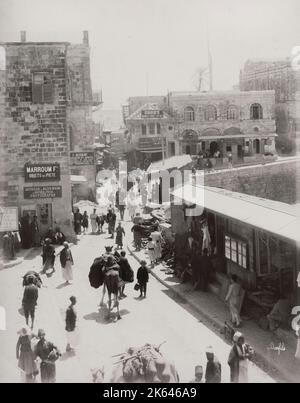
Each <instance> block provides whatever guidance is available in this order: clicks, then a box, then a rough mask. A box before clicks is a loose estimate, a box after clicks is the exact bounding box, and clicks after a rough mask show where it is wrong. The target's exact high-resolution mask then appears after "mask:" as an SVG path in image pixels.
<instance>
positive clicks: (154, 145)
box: [139, 137, 166, 151]
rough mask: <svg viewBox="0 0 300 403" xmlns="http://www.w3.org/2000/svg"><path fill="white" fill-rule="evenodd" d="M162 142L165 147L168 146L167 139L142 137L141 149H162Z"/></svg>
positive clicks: (140, 140)
mask: <svg viewBox="0 0 300 403" xmlns="http://www.w3.org/2000/svg"><path fill="white" fill-rule="evenodd" d="M162 142H163V144H164V147H165V146H166V139H165V138H164V139H163V140H162V138H161V137H142V138H140V139H139V149H140V150H149V151H151V149H161V148H162Z"/></svg>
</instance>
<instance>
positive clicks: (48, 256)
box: [42, 238, 55, 273]
mask: <svg viewBox="0 0 300 403" xmlns="http://www.w3.org/2000/svg"><path fill="white" fill-rule="evenodd" d="M42 258H43V270H42V271H43V273H45V272H46V271H47V270H49V269H52V270H53V271H55V269H54V262H55V249H54V247H53V246H52V245H51V240H50V239H49V238H46V239H45V245H44V246H43V252H42Z"/></svg>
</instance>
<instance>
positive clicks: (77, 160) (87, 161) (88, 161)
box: [70, 151, 95, 165]
mask: <svg viewBox="0 0 300 403" xmlns="http://www.w3.org/2000/svg"><path fill="white" fill-rule="evenodd" d="M70 159H71V165H94V164H95V154H94V151H80V152H75V151H74V152H73V151H72V152H71V153H70Z"/></svg>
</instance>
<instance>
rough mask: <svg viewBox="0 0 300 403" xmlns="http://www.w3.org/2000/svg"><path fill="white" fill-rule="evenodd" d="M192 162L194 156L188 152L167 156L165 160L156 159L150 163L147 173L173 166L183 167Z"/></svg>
mask: <svg viewBox="0 0 300 403" xmlns="http://www.w3.org/2000/svg"><path fill="white" fill-rule="evenodd" d="M191 162H192V158H191V156H190V155H188V154H184V155H176V156H174V157H170V158H166V159H165V160H164V161H163V160H160V161H155V162H152V163H151V164H150V166H149V167H148V169H147V173H154V172H159V171H164V170H168V169H172V168H178V169H179V168H182V167H184V166H186V165H188V164H190V163H191Z"/></svg>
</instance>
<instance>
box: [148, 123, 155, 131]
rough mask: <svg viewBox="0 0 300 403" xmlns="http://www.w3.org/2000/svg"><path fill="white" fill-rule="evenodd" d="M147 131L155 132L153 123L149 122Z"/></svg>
mask: <svg viewBox="0 0 300 403" xmlns="http://www.w3.org/2000/svg"><path fill="white" fill-rule="evenodd" d="M149 133H150V134H155V123H150V124H149Z"/></svg>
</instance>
